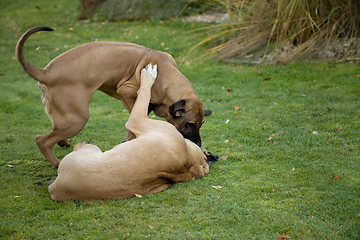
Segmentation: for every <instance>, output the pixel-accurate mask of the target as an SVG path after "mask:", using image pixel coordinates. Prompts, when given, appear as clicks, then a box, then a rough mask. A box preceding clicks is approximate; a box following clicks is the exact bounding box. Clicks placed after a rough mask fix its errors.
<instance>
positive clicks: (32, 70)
mask: <svg viewBox="0 0 360 240" xmlns="http://www.w3.org/2000/svg"><path fill="white" fill-rule="evenodd" d="M39 31H54V29H52V28H49V27H35V28H31V29H29V30H27V31H26V32H25V33H24V34H23V35H22V36H21V37H20V38H19V40H18V42H17V44H16V48H15V55H16V59H17V60H18V62H19V64H20V66H21V67H22V68H23V69H24V70H25V72H27V74H29V75H30V76H31V77H32V78H34V79H35V80H37V81H39V82H41V83H43V81H44V79H45V74H44V70H43V69H41V68H38V67H35V66H34V65H32V64H31V63H29V62H28V61H27V60H26V58H25V57H24V53H23V48H24V44H25V41H26V39H28V37H30V35H31V34H33V33H36V32H39Z"/></svg>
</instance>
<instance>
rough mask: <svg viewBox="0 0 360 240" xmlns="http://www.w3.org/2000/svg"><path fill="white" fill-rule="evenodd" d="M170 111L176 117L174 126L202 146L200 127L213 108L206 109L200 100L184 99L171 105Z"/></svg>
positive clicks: (185, 136)
mask: <svg viewBox="0 0 360 240" xmlns="http://www.w3.org/2000/svg"><path fill="white" fill-rule="evenodd" d="M169 113H170V115H171V116H172V118H173V119H174V122H173V124H174V126H175V127H176V129H177V130H178V131H179V132H180V133H181V134H182V135H183V136H184V138H187V139H189V140H190V141H192V142H193V143H195V144H196V145H198V146H199V147H201V137H200V127H201V125H202V124H203V123H204V116H209V115H210V114H211V110H204V107H203V105H202V103H201V102H200V101H192V100H187V99H182V100H180V101H178V102H176V103H174V104H173V105H171V106H170V107H169Z"/></svg>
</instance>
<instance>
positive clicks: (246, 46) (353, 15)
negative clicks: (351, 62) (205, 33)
mask: <svg viewBox="0 0 360 240" xmlns="http://www.w3.org/2000/svg"><path fill="white" fill-rule="evenodd" d="M216 2H218V3H221V4H222V5H223V7H224V9H226V11H227V12H228V14H229V16H230V21H229V22H228V23H223V24H217V25H212V26H209V27H205V28H202V29H199V30H210V31H211V32H212V34H211V36H209V37H208V38H206V39H205V40H203V41H201V42H200V43H198V44H197V45H196V46H194V47H193V49H191V50H194V49H196V48H197V47H198V46H200V45H202V44H205V43H210V42H212V43H215V46H213V47H211V48H209V49H208V50H207V51H206V52H205V53H204V54H203V55H204V56H213V57H215V58H216V59H227V58H233V57H244V56H246V55H248V54H250V53H251V52H253V51H255V50H257V49H258V48H259V47H261V46H265V51H264V54H263V57H265V58H266V57H267V58H269V56H271V55H274V54H277V53H278V52H279V51H281V49H282V48H283V47H284V45H286V44H287V45H288V44H289V43H291V45H292V48H291V51H287V54H283V55H282V57H281V58H282V59H280V60H281V61H283V62H289V61H292V60H294V59H298V58H300V57H302V56H304V55H306V54H308V53H309V52H311V51H315V50H319V49H320V50H321V49H324V48H325V47H326V46H327V45H329V44H331V43H332V42H333V41H335V40H337V39H349V40H351V42H355V44H353V43H352V44H351V45H352V46H351V49H349V50H348V51H347V52H345V53H343V54H341V55H339V56H337V57H338V58H346V57H348V55H356V54H359V52H358V51H356V50H358V49H359V47H360V46H359V41H358V37H359V35H360V31H359V26H360V14H359V13H360V2H359V1H356V0H351V1H347V0H322V1H311V0H269V1H262V0H252V1H245V0H227V1H224V0H217V1H216ZM354 50H355V51H354ZM277 55H278V54H277ZM272 57H274V56H272Z"/></svg>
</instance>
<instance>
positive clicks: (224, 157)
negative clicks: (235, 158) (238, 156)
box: [221, 155, 229, 161]
mask: <svg viewBox="0 0 360 240" xmlns="http://www.w3.org/2000/svg"><path fill="white" fill-rule="evenodd" d="M228 157H229V156H228V155H224V156H222V157H221V159H222V160H224V161H226V160H227V159H228Z"/></svg>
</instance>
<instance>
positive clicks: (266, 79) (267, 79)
mask: <svg viewBox="0 0 360 240" xmlns="http://www.w3.org/2000/svg"><path fill="white" fill-rule="evenodd" d="M263 80H264V81H270V80H271V77H267V78H264V79H263Z"/></svg>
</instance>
